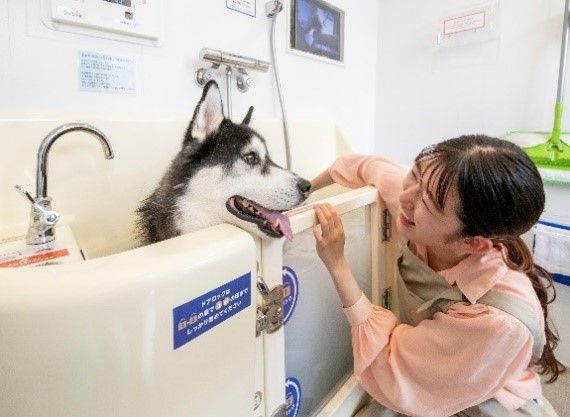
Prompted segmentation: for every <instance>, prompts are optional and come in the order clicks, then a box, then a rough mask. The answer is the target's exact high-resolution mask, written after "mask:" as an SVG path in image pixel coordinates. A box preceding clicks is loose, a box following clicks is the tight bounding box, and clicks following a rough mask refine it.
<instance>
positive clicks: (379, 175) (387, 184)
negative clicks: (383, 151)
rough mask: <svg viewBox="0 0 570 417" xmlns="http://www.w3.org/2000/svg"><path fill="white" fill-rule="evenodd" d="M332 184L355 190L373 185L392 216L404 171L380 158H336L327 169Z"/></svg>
mask: <svg viewBox="0 0 570 417" xmlns="http://www.w3.org/2000/svg"><path fill="white" fill-rule="evenodd" d="M329 174H330V176H331V178H332V179H333V181H334V182H336V183H338V184H341V185H344V186H346V187H351V188H356V187H362V186H365V185H373V186H374V187H376V189H377V190H378V192H379V193H380V197H381V198H382V199H383V200H384V201H385V202H386V205H387V207H388V210H389V211H390V213H392V215H394V214H395V213H397V212H398V208H399V206H400V204H399V201H398V198H399V196H400V192H401V191H402V180H403V179H404V175H405V170H404V168H403V167H402V166H400V165H398V164H397V163H395V162H392V161H390V160H389V159H386V158H384V157H381V156H366V155H357V154H353V155H347V156H343V157H340V158H338V159H337V160H336V161H335V162H334V163H333V165H332V166H331V167H330V168H329Z"/></svg>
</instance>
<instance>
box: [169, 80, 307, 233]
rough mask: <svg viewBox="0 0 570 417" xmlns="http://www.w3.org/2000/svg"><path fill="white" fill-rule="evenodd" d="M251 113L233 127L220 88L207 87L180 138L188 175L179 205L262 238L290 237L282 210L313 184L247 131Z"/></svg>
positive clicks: (304, 195)
mask: <svg viewBox="0 0 570 417" xmlns="http://www.w3.org/2000/svg"><path fill="white" fill-rule="evenodd" d="M252 112H253V107H250V108H249V111H248V113H247V115H246V116H245V118H244V119H243V121H242V123H241V124H236V123H233V122H232V121H231V120H230V119H227V118H225V117H224V113H223V107H222V97H221V94H220V90H219V88H218V85H217V84H216V83H215V82H214V81H210V82H209V83H208V84H206V86H205V87H204V92H203V94H202V98H201V99H200V101H199V103H198V105H197V106H196V109H195V111H194V116H193V118H192V121H191V122H190V125H189V126H188V130H187V131H186V135H185V137H184V142H183V147H182V152H181V153H182V154H183V155H184V158H185V160H186V161H188V164H187V165H186V166H187V168H190V170H191V171H192V174H191V176H190V175H189V178H188V186H187V188H186V189H187V191H186V193H184V195H183V196H182V198H183V199H186V201H180V200H179V204H180V205H181V206H184V204H187V205H188V206H187V207H190V205H191V206H192V207H194V208H201V209H202V210H207V211H208V212H209V213H207V215H208V216H209V217H210V218H211V217H212V216H218V217H219V222H220V223H221V222H227V223H232V224H235V225H236V226H238V227H241V228H243V229H245V230H247V231H249V232H252V233H255V234H257V235H259V236H262V237H265V236H270V237H281V236H284V235H285V236H286V237H288V238H290V237H291V230H290V228H289V223H288V220H287V218H286V217H285V216H284V215H283V214H281V212H282V211H285V210H289V209H292V208H293V207H295V206H298V205H299V204H301V203H302V202H303V201H304V200H305V199H306V198H307V197H308V195H309V192H310V187H311V183H310V182H309V181H307V180H305V179H303V178H301V177H299V176H298V175H296V174H295V173H293V172H291V171H289V170H287V169H285V168H283V167H281V166H279V165H277V164H276V163H275V162H273V161H272V160H271V157H270V156H269V152H268V151H267V146H266V144H265V140H264V139H263V137H262V136H261V135H260V134H259V133H257V132H256V131H255V130H253V129H252V128H250V127H249V123H250V120H251V115H252ZM196 204H198V206H199V207H197V206H196ZM183 211H184V210H183ZM203 214H206V213H203ZM192 217H194V215H192ZM195 220H196V219H192V220H190V221H195ZM214 222H215V221H214ZM209 223H212V221H209Z"/></svg>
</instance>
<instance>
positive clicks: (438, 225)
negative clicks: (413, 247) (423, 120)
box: [396, 162, 461, 248]
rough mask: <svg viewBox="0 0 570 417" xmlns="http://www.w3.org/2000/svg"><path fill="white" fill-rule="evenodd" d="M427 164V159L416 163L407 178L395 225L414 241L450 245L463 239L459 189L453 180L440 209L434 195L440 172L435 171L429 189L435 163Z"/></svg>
mask: <svg viewBox="0 0 570 417" xmlns="http://www.w3.org/2000/svg"><path fill="white" fill-rule="evenodd" d="M426 165H427V164H426V162H420V163H419V164H416V165H414V167H413V168H412V170H410V172H408V174H407V175H406V177H405V178H404V181H403V183H402V184H403V191H402V193H401V194H400V213H399V214H398V218H397V220H396V225H397V227H398V230H399V232H400V233H401V234H402V235H403V236H404V237H405V238H406V239H408V240H410V241H412V242H414V243H420V244H423V245H426V246H428V247H446V248H447V247H449V246H450V245H452V244H453V243H455V242H457V241H458V240H459V239H460V237H459V231H460V230H461V222H460V221H459V218H458V217H457V214H456V209H457V205H458V204H459V200H458V198H457V191H456V189H455V186H454V185H453V184H452V185H451V188H450V190H449V193H448V195H447V200H446V202H445V208H444V210H443V211H441V210H440V209H439V207H437V205H436V204H435V203H434V198H433V196H434V195H435V185H436V184H437V182H438V181H439V176H438V174H436V176H435V177H434V179H433V181H432V182H433V184H431V188H432V189H428V184H427V179H428V178H429V175H430V173H431V171H432V170H433V169H434V168H435V167H434V165H435V164H431V166H429V167H426Z"/></svg>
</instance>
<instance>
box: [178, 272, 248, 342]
mask: <svg viewBox="0 0 570 417" xmlns="http://www.w3.org/2000/svg"><path fill="white" fill-rule="evenodd" d="M250 305H251V273H249V272H248V273H247V274H245V275H242V276H241V277H239V278H236V279H234V280H233V281H230V282H228V283H227V284H224V285H222V286H220V287H218V288H216V289H214V290H212V291H209V292H208V293H206V294H204V295H201V296H199V297H197V298H195V299H193V300H191V301H188V302H187V303H184V304H182V305H180V306H178V307H176V308H174V309H173V310H172V319H173V325H174V328H173V333H174V349H178V348H179V347H180V346H183V345H185V344H186V343H188V342H190V341H191V340H192V339H195V338H197V337H198V336H200V335H202V334H204V333H206V332H207V331H209V330H211V329H212V328H214V327H216V326H217V325H218V324H220V323H222V322H224V321H226V320H227V319H229V318H230V317H232V316H234V315H236V314H237V313H239V312H240V311H242V310H243V309H245V308H247V307H249V306H250Z"/></svg>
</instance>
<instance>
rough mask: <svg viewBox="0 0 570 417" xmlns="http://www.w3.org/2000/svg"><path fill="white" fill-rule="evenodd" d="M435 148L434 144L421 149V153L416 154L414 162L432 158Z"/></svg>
mask: <svg viewBox="0 0 570 417" xmlns="http://www.w3.org/2000/svg"><path fill="white" fill-rule="evenodd" d="M436 146H437V145H435V144H434V145H428V146H426V147H425V148H423V149H422V150H421V152H420V153H419V154H418V156H417V157H416V161H419V160H422V159H426V158H429V157H431V156H433V154H434V153H435V150H436Z"/></svg>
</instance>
